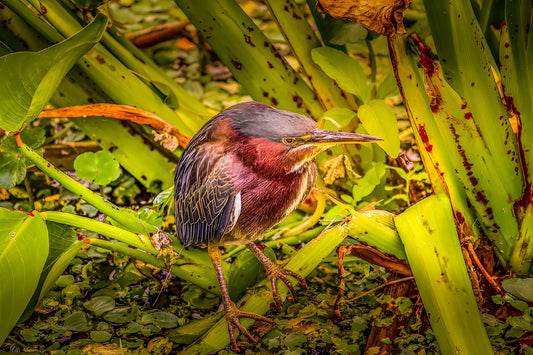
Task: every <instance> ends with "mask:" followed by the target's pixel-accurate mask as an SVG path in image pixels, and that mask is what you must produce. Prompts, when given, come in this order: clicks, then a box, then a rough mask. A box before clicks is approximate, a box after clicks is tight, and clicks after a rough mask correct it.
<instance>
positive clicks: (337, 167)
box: [320, 154, 357, 185]
mask: <svg viewBox="0 0 533 355" xmlns="http://www.w3.org/2000/svg"><path fill="white" fill-rule="evenodd" d="M320 170H321V171H323V172H325V173H326V174H325V175H324V182H325V183H326V184H328V185H329V184H332V183H334V182H335V180H337V179H344V177H345V176H346V175H348V177H350V178H352V179H353V178H356V177H357V175H356V174H355V172H354V171H353V170H352V165H351V164H350V160H349V159H348V158H347V157H346V156H345V155H342V154H341V155H338V156H336V157H333V158H330V159H324V160H323V161H322V162H321V163H320Z"/></svg>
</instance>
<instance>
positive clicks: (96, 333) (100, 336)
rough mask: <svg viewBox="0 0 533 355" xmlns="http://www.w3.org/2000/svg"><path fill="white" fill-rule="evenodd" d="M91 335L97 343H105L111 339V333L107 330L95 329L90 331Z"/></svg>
mask: <svg viewBox="0 0 533 355" xmlns="http://www.w3.org/2000/svg"><path fill="white" fill-rule="evenodd" d="M89 336H90V337H91V340H92V341H94V342H95V343H103V342H106V341H109V340H111V333H109V332H106V331H105V330H93V331H91V332H90V333H89Z"/></svg>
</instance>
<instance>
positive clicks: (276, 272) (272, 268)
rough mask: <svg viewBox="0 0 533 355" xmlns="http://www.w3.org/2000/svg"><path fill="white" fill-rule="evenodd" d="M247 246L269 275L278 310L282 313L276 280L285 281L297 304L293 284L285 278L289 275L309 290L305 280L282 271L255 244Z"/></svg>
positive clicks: (293, 300)
mask: <svg viewBox="0 0 533 355" xmlns="http://www.w3.org/2000/svg"><path fill="white" fill-rule="evenodd" d="M247 246H248V249H250V251H251V252H252V253H254V254H255V256H256V257H257V259H259V261H260V262H261V263H262V264H263V266H264V267H265V272H266V274H267V277H268V278H269V279H270V285H271V286H272V296H273V297H274V304H275V305H276V309H277V310H278V312H281V303H280V301H279V295H278V289H277V288H276V279H280V280H281V281H283V283H284V284H285V285H286V286H287V288H288V289H289V292H290V293H291V296H292V300H291V302H296V301H297V300H298V295H297V294H296V291H295V290H294V287H293V286H292V284H291V282H290V281H289V280H288V279H287V278H286V277H285V276H287V275H288V276H292V277H294V278H295V279H296V280H298V283H299V284H300V286H301V287H302V288H307V284H306V283H305V280H304V279H303V278H302V277H301V276H300V275H298V274H297V273H295V272H294V271H291V270H287V269H282V268H280V267H279V266H277V265H276V264H274V263H273V262H272V261H271V260H270V259H269V258H268V257H267V256H266V255H265V254H264V253H263V252H262V251H261V249H259V248H258V247H257V245H255V244H254V243H250V244H247Z"/></svg>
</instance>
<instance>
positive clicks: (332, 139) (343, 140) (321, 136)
mask: <svg viewBox="0 0 533 355" xmlns="http://www.w3.org/2000/svg"><path fill="white" fill-rule="evenodd" d="M382 140H383V139H381V138H377V137H373V136H367V135H365V134H357V133H348V132H334V131H326V130H323V129H319V128H317V129H315V130H314V131H313V133H311V134H310V135H309V138H308V139H307V140H306V142H305V143H306V144H312V145H315V146H321V147H324V146H334V145H337V144H354V143H365V142H377V141H382Z"/></svg>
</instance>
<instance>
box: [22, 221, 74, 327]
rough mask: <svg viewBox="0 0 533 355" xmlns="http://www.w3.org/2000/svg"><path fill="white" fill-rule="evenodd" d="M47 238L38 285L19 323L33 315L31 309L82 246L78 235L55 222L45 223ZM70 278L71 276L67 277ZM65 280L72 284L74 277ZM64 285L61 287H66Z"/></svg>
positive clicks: (53, 284)
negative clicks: (47, 249)
mask: <svg viewBox="0 0 533 355" xmlns="http://www.w3.org/2000/svg"><path fill="white" fill-rule="evenodd" d="M46 227H47V228H48V237H49V254H48V258H47V259H46V262H45V264H44V268H43V271H42V273H41V275H40V276H41V277H40V279H39V284H38V285H37V289H36V290H35V292H34V294H33V297H32V298H31V300H30V302H29V303H28V305H27V307H26V309H25V310H24V313H23V314H22V316H21V317H20V319H19V322H21V321H25V320H26V319H28V318H29V317H30V316H31V314H32V313H33V309H34V308H35V306H37V304H39V302H41V300H42V299H43V298H44V296H45V295H46V293H47V292H48V291H49V290H50V289H51V288H52V287H53V286H55V285H56V280H57V279H58V277H59V276H60V275H61V274H62V273H63V271H65V269H66V268H67V266H69V264H70V262H71V261H72V259H74V257H75V256H76V253H77V252H78V250H80V248H81V246H82V245H83V242H82V241H79V240H78V235H77V234H76V232H74V231H73V230H72V229H71V228H70V227H68V226H65V225H63V224H59V223H55V222H49V221H47V222H46ZM69 276H72V275H69ZM69 279H70V280H68V279H67V278H65V280H64V281H65V282H66V283H68V284H72V283H74V277H71V278H69ZM68 284H65V285H64V286H63V287H66V286H68Z"/></svg>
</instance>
